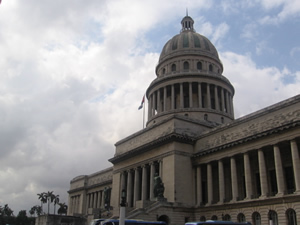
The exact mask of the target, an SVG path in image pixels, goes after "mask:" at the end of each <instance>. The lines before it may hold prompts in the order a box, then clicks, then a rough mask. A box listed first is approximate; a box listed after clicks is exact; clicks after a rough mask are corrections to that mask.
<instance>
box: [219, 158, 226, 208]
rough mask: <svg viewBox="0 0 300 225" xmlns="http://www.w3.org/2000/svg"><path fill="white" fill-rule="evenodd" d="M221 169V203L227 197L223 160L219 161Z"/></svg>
mask: <svg viewBox="0 0 300 225" xmlns="http://www.w3.org/2000/svg"><path fill="white" fill-rule="evenodd" d="M218 170H219V203H223V202H224V199H225V179H224V165H223V162H222V160H219V162H218Z"/></svg>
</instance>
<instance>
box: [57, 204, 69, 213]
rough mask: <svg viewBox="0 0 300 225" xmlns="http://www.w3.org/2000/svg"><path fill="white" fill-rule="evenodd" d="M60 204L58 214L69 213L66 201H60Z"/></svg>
mask: <svg viewBox="0 0 300 225" xmlns="http://www.w3.org/2000/svg"><path fill="white" fill-rule="evenodd" d="M58 205H59V209H58V214H59V215H62V214H65V215H66V214H67V210H68V206H67V205H66V203H58Z"/></svg>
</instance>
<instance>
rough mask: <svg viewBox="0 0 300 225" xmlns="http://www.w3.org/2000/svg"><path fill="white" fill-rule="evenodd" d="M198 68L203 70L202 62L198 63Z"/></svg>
mask: <svg viewBox="0 0 300 225" xmlns="http://www.w3.org/2000/svg"><path fill="white" fill-rule="evenodd" d="M197 70H202V63H201V62H198V63H197Z"/></svg>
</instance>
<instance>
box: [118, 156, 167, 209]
mask: <svg viewBox="0 0 300 225" xmlns="http://www.w3.org/2000/svg"><path fill="white" fill-rule="evenodd" d="M155 176H160V177H162V161H161V160H160V161H153V162H150V163H147V164H144V165H140V166H137V167H135V168H131V169H128V170H125V171H122V172H121V189H120V195H121V191H122V190H126V200H127V204H128V206H129V207H134V206H135V205H136V202H137V201H139V200H151V199H153V198H154V192H153V191H154V177H155Z"/></svg>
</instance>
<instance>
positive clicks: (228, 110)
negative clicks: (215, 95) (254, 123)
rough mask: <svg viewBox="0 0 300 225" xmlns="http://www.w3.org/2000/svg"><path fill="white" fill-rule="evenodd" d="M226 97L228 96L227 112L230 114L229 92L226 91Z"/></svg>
mask: <svg viewBox="0 0 300 225" xmlns="http://www.w3.org/2000/svg"><path fill="white" fill-rule="evenodd" d="M225 97H226V109H227V113H228V114H230V108H229V97H228V92H226V94H225Z"/></svg>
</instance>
